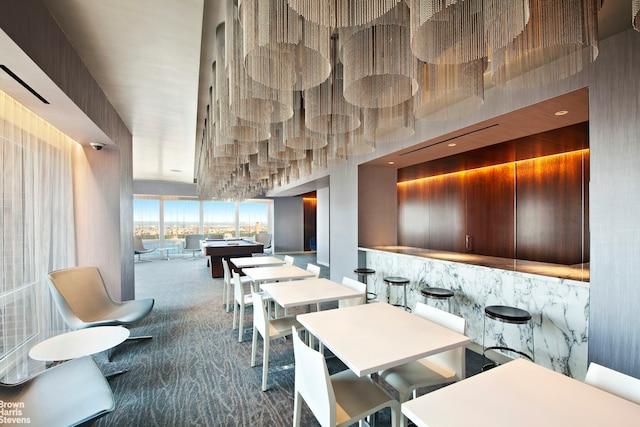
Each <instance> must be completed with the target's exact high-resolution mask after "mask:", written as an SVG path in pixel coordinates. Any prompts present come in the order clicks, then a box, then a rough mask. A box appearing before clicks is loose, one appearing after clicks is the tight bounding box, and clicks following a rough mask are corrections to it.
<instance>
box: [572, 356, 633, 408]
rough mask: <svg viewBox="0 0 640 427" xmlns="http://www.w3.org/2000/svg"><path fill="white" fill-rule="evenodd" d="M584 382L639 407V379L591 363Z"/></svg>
mask: <svg viewBox="0 0 640 427" xmlns="http://www.w3.org/2000/svg"><path fill="white" fill-rule="evenodd" d="M584 382H585V383H587V384H590V385H592V386H594V387H598V388H599V389H601V390H604V391H606V392H609V393H611V394H615V395H616V396H619V397H622V398H623V399H627V400H630V401H632V402H634V403H637V404H639V405H640V379H638V378H635V377H632V376H630V375H627V374H623V373H622V372H618V371H616V370H613V369H611V368H606V367H604V366H602V365H598V364H597V363H594V362H591V363H590V364H589V368H588V369H587V376H586V377H585V379H584Z"/></svg>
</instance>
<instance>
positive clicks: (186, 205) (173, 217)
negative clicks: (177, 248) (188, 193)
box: [164, 200, 202, 240]
mask: <svg viewBox="0 0 640 427" xmlns="http://www.w3.org/2000/svg"><path fill="white" fill-rule="evenodd" d="M187 234H202V233H200V202H198V201H191V200H165V201H164V238H165V239H172V240H173V239H184V236H186V235H187Z"/></svg>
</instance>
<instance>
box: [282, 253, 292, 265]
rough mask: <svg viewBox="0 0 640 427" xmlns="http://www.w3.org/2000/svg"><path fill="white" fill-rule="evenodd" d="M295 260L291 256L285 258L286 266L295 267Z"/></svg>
mask: <svg viewBox="0 0 640 427" xmlns="http://www.w3.org/2000/svg"><path fill="white" fill-rule="evenodd" d="M293 261H294V258H293V257H292V256H290V255H285V256H284V265H293Z"/></svg>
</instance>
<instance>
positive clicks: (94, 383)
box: [0, 356, 115, 426]
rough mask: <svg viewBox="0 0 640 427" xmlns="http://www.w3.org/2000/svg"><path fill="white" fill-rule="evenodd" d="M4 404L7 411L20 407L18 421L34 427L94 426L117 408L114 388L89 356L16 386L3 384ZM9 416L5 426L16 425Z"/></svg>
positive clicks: (0, 385)
mask: <svg viewBox="0 0 640 427" xmlns="http://www.w3.org/2000/svg"><path fill="white" fill-rule="evenodd" d="M0 401H1V402H2V403H3V407H5V408H18V411H19V414H17V415H19V416H18V420H17V421H16V422H19V421H22V422H25V421H26V423H27V424H28V425H30V426H79V425H83V426H84V425H91V424H92V422H93V421H95V420H97V419H98V418H100V417H102V416H104V415H106V414H108V413H109V412H111V411H113V409H114V408H115V401H114V399H113V393H112V391H111V386H110V385H109V383H108V382H107V380H106V378H105V377H104V374H103V373H102V371H101V370H100V368H99V367H98V365H96V362H95V361H94V360H93V359H92V358H91V357H89V356H85V357H81V358H79V359H73V360H69V361H67V362H64V363H61V364H58V365H56V366H54V367H52V368H50V369H45V370H44V371H41V372H40V373H39V374H37V375H35V376H34V377H31V378H29V379H27V380H26V381H24V382H22V383H19V384H16V385H9V384H4V383H0ZM9 410H10V409H9ZM6 415H8V414H6ZM6 415H5V416H4V417H3V421H4V423H6V424H13V422H11V421H10V418H9V417H11V415H9V417H6ZM15 415H16V414H13V416H15ZM27 420H28V421H27Z"/></svg>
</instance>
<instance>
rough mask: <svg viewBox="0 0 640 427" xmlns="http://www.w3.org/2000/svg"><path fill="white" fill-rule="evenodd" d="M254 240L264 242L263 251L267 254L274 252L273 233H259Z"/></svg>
mask: <svg viewBox="0 0 640 427" xmlns="http://www.w3.org/2000/svg"><path fill="white" fill-rule="evenodd" d="M254 240H255V241H256V242H258V243H262V245H263V250H262V251H263V252H264V253H265V254H270V253H271V252H272V250H271V249H272V248H271V234H270V233H258V234H256V236H255V237H254Z"/></svg>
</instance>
